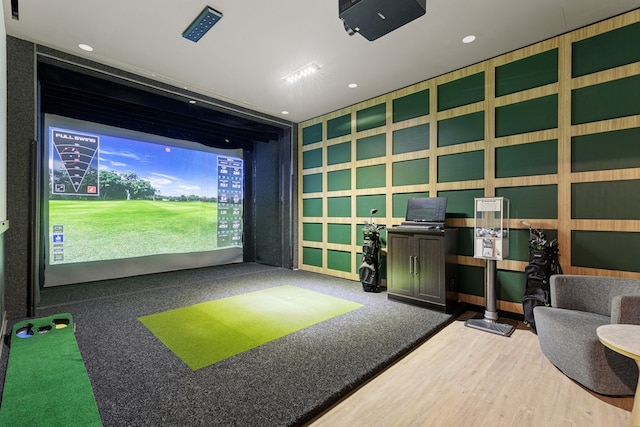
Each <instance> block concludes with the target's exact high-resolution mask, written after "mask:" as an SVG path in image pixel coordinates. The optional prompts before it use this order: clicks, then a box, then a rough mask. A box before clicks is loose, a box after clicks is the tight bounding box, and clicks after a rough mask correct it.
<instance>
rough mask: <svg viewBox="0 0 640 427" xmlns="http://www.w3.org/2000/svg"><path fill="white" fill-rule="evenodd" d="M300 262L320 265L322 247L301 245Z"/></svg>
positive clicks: (315, 265)
mask: <svg viewBox="0 0 640 427" xmlns="http://www.w3.org/2000/svg"><path fill="white" fill-rule="evenodd" d="M302 263H303V264H306V265H312V266H314V267H322V249H318V248H308V247H306V246H305V247H303V248H302Z"/></svg>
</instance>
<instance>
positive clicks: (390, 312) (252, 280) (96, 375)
mask: <svg viewBox="0 0 640 427" xmlns="http://www.w3.org/2000/svg"><path fill="white" fill-rule="evenodd" d="M287 284H290V285H295V286H299V287H302V288H306V289H310V290H314V291H316V292H322V293H325V294H328V295H333V296H336V297H339V298H344V299H347V300H350V301H354V302H357V303H361V304H363V305H364V306H363V307H362V308H359V309H357V310H355V311H352V312H350V313H347V314H344V315H342V316H338V317H336V318H333V319H330V320H328V321H325V322H323V323H320V324H317V325H314V326H312V327H309V328H306V329H303V330H301V331H298V332H295V333H293V334H290V335H288V336H285V337H283V338H281V339H278V340H276V341H273V342H270V343H267V344H265V345H262V346H260V347H258V348H255V349H252V350H250V351H247V352H244V353H241V354H239V355H236V356H234V357H231V358H229V359H226V360H223V361H221V362H218V363H216V364H214V365H211V366H208V367H205V368H203V369H199V370H197V371H192V370H191V369H190V368H188V367H187V366H186V365H185V364H184V363H183V362H182V361H181V360H180V359H179V358H178V357H177V356H175V355H174V354H173V353H172V352H171V351H170V350H169V349H168V348H167V347H165V346H164V345H163V344H162V343H161V342H160V341H159V340H158V339H157V338H156V337H155V336H154V335H153V334H152V333H151V332H150V331H149V330H147V329H146V328H145V327H144V325H142V323H140V321H139V320H138V318H139V317H140V316H144V315H147V314H152V313H157V312H161V311H165V310H169V309H173V308H179V307H184V306H187V305H191V304H196V303H200V302H204V301H210V300H214V299H220V298H225V297H229V296H234V295H239V294H243V293H246V292H251V291H256V290H261V289H266V288H271V287H275V286H281V285H287ZM56 313H71V314H72V316H73V319H74V321H75V324H76V337H77V341H78V345H79V347H80V351H81V353H82V356H83V359H84V362H85V365H86V367H87V371H88V373H89V378H90V380H91V383H92V385H93V388H94V394H95V397H96V402H97V404H98V408H99V410H100V415H101V417H102V421H103V423H104V425H105V426H262V427H264V426H287V425H303V424H304V423H306V422H308V421H310V420H311V419H312V418H313V417H315V416H317V415H319V414H320V413H321V412H322V411H324V410H325V409H327V408H328V407H329V406H330V405H332V404H333V403H335V402H337V401H338V400H339V399H340V398H342V397H344V396H346V395H347V394H348V393H350V392H351V391H353V390H354V389H356V388H357V387H358V386H359V385H361V384H362V383H363V382H365V381H366V380H368V379H370V378H371V377H372V376H373V375H375V374H376V373H378V372H379V371H381V370H382V369H384V368H385V367H386V366H388V365H389V364H390V363H392V362H394V361H396V360H397V359H398V358H399V357H401V356H403V355H405V354H406V353H407V352H408V351H410V350H411V349H413V348H414V347H415V346H416V345H418V344H420V343H422V342H423V341H424V340H426V339H427V338H428V337H430V336H432V335H433V334H434V333H436V332H437V331H438V330H440V329H441V328H442V327H444V326H445V325H446V324H447V323H448V322H450V321H451V320H452V319H453V316H454V315H450V314H444V313H441V312H437V311H433V310H429V309H426V308H422V307H416V306H412V305H408V304H404V303H401V302H397V301H390V300H388V299H387V294H386V293H385V292H382V293H376V294H374V293H366V292H363V291H362V286H361V285H360V283H359V282H355V281H350V280H344V279H339V278H334V277H329V276H325V275H320V274H315V273H310V272H305V271H291V270H286V269H281V268H276V267H269V266H264V265H259V264H254V263H245V264H234V265H227V266H220V267H212V268H203V269H196V270H186V271H178V272H170V273H162V274H155V275H149V276H141V277H133V278H127V279H117V280H110V281H104V282H96V283H89V284H81V285H70V286H64V287H58V288H54V289H50V288H48V289H44V290H43V291H42V294H41V301H40V304H39V308H38V316H48V315H51V314H56ZM16 320H20V319H16ZM4 350H5V351H4V352H3V360H2V365H1V371H0V374H1V375H2V378H4V370H5V369H6V361H7V353H9V351H7V348H6V347H5V349H4ZM63 392H64V391H63V390H61V393H63ZM42 398H45V397H42Z"/></svg>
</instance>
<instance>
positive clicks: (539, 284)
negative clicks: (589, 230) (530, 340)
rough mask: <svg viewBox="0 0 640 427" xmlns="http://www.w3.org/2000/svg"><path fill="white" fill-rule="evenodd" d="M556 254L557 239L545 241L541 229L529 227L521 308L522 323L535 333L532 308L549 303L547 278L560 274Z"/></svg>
mask: <svg viewBox="0 0 640 427" xmlns="http://www.w3.org/2000/svg"><path fill="white" fill-rule="evenodd" d="M558 255H559V251H558V239H553V240H552V241H547V239H546V238H545V236H544V233H543V232H542V231H541V230H536V229H533V230H532V229H531V227H529V265H527V266H526V267H525V269H524V273H525V277H526V279H527V284H526V287H525V292H524V296H523V297H522V310H523V311H524V323H525V324H528V325H529V328H530V329H531V331H532V332H533V333H537V331H536V322H535V318H534V317H533V309H534V308H535V307H537V306H539V305H545V306H549V305H551V295H550V288H549V278H550V277H551V276H552V275H554V274H562V268H561V267H560V262H559V261H558Z"/></svg>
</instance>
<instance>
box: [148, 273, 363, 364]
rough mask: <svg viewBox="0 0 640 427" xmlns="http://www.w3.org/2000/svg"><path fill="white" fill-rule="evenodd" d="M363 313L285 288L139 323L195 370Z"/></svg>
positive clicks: (321, 296)
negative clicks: (312, 326)
mask: <svg viewBox="0 0 640 427" xmlns="http://www.w3.org/2000/svg"><path fill="white" fill-rule="evenodd" d="M359 307H362V304H357V303H354V302H351V301H347V300H344V299H341V298H336V297H332V296H329V295H325V294H321V293H318V292H314V291H310V290H307V289H302V288H299V287H296V286H291V285H286V286H279V287H276V288H270V289H265V290H262V291H256V292H250V293H246V294H242V295H238V296H234V297H229V298H224V299H220V300H215V301H209V302H205V303H200V304H195V305H192V306H189V307H184V308H178V309H174V310H169V311H165V312H162V313H157V314H151V315H148V316H143V317H141V318H140V321H141V322H142V323H143V324H144V325H145V326H146V327H147V328H149V330H150V331H151V332H152V333H153V334H154V335H155V336H156V337H158V339H160V341H162V342H163V343H164V344H165V345H166V346H167V347H169V349H171V351H173V352H174V353H175V354H176V356H178V357H179V358H180V359H182V361H183V362H184V363H186V364H187V366H189V367H190V368H191V369H193V370H196V369H200V368H203V367H205V366H208V365H211V364H213V363H216V362H219V361H221V360H223V359H226V358H228V357H231V356H233V355H236V354H238V353H241V352H243V351H247V350H250V349H252V348H255V347H258V346H260V345H262V344H265V343H267V342H269V341H273V340H276V339H278V338H281V337H283V336H285V335H288V334H291V333H293V332H296V331H299V330H301V329H304V328H306V327H309V326H311V325H314V324H317V323H320V322H324V321H325V320H328V319H331V318H333V317H336V316H340V315H342V314H344V313H347V312H349V311H352V310H355V309H357V308H359Z"/></svg>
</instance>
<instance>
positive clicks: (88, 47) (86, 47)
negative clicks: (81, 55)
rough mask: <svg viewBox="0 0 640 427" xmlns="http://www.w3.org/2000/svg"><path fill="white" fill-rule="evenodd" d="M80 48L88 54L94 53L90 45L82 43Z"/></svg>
mask: <svg viewBox="0 0 640 427" xmlns="http://www.w3.org/2000/svg"><path fill="white" fill-rule="evenodd" d="M78 47H79V48H80V49H82V50H86V51H87V52H93V48H92V47H91V46H89V45H88V44H84V43H80V44H79V45H78Z"/></svg>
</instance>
